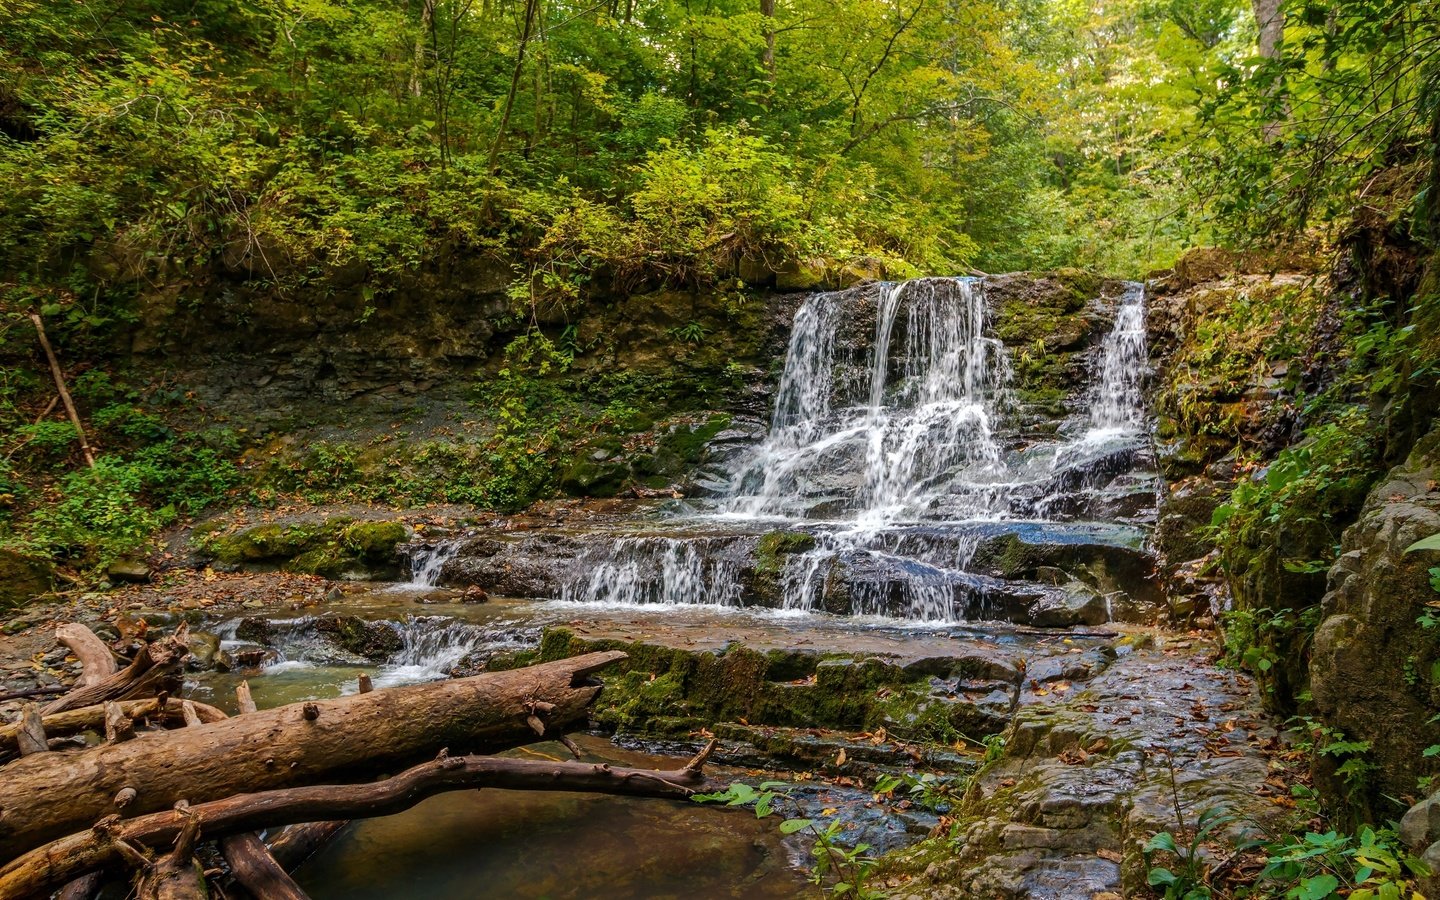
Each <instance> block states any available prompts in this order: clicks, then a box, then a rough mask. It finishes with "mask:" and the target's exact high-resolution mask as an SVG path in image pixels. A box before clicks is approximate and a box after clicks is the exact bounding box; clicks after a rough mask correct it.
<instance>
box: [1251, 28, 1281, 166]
mask: <svg viewBox="0 0 1440 900" xmlns="http://www.w3.org/2000/svg"><path fill="white" fill-rule="evenodd" d="M1281 2H1282V0H1250V4H1251V8H1252V9H1253V10H1254V11H1255V27H1256V29H1258V31H1259V38H1258V40H1257V44H1258V48H1259V50H1260V55H1261V56H1263V57H1264V58H1265V59H1269V60H1275V59H1279V58H1280V42H1281V41H1282V40H1283V39H1284V37H1285V10H1284V9H1283V8H1281ZM1279 77H1280V76H1279V74H1278V73H1277V74H1276V78H1277V81H1276V82H1275V83H1274V84H1272V85H1270V87H1269V89H1268V90H1267V91H1266V93H1267V94H1268V95H1269V96H1271V97H1276V98H1279V99H1280V103H1281V107H1282V108H1281V110H1280V112H1279V114H1278V115H1276V116H1275V117H1274V118H1272V119H1271V120H1270V121H1268V122H1266V123H1265V126H1264V129H1263V131H1264V134H1265V139H1266V140H1267V141H1276V140H1279V138H1280V126H1281V124H1282V123H1283V122H1284V120H1285V118H1287V117H1288V115H1289V114H1288V112H1286V111H1285V110H1284V98H1283V92H1284V87H1283V86H1282V85H1281V83H1280V82H1279V81H1278V79H1279Z"/></svg>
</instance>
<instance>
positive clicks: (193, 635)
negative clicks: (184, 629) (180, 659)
mask: <svg viewBox="0 0 1440 900" xmlns="http://www.w3.org/2000/svg"><path fill="white" fill-rule="evenodd" d="M188 646H189V648H190V656H189V658H188V659H186V661H185V666H186V668H189V669H192V670H194V671H205V670H207V669H213V668H215V658H216V656H217V655H218V654H219V653H220V638H219V637H218V636H216V635H213V634H211V633H209V632H208V631H192V632H190V637H189V640H188Z"/></svg>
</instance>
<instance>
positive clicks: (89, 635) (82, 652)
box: [55, 622, 118, 687]
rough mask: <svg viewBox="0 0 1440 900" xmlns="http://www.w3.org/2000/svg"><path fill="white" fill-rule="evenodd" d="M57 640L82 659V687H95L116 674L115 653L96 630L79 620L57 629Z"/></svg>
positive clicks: (80, 683) (80, 682) (77, 657)
mask: <svg viewBox="0 0 1440 900" xmlns="http://www.w3.org/2000/svg"><path fill="white" fill-rule="evenodd" d="M55 640H57V641H59V642H60V643H62V644H64V645H65V646H66V647H67V648H68V649H69V650H70V652H71V653H73V654H75V658H76V659H78V660H80V666H81V671H82V674H81V676H80V681H79V682H78V683H79V685H80V687H93V686H95V685H97V684H99V683H100V682H102V681H104V680H105V679H107V678H109V677H110V676H111V675H114V674H115V670H116V668H118V667H117V666H116V665H115V654H113V653H111V652H110V648H109V647H107V646H105V642H104V641H102V640H100V638H98V637H96V636H95V632H93V631H91V630H90V629H89V628H86V627H85V626H84V625H81V624H80V623H79V622H67V623H65V624H64V625H61V626H60V627H59V628H56V629H55Z"/></svg>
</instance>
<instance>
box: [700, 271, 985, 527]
mask: <svg viewBox="0 0 1440 900" xmlns="http://www.w3.org/2000/svg"><path fill="white" fill-rule="evenodd" d="M875 305H876V311H875V320H874V342H873V345H872V348H871V350H870V352H869V354H868V359H867V360H866V365H865V367H864V369H863V370H861V372H863V383H864V385H865V387H867V388H868V390H866V391H865V392H864V393H863V394H860V392H859V390H858V388H859V386H860V385H859V384H857V383H856V382H860V381H861V373H860V372H857V373H853V374H852V373H850V372H849V371H848V370H851V369H854V368H856V367H858V361H855V360H851V359H850V358H849V357H848V355H847V352H846V351H843V350H837V336H838V334H839V332H840V331H841V330H842V329H843V328H846V327H850V325H851V323H850V322H849V317H850V316H853V315H854V314H855V313H856V312H857V308H856V303H855V298H854V295H853V294H850V293H847V292H835V293H828V294H817V295H816V296H815V297H813V298H811V299H810V300H809V301H807V302H806V304H805V305H804V306H803V307H801V309H800V311H799V313H797V314H796V317H795V325H794V330H793V331H792V332H791V337H790V347H789V351H788V353H787V355H786V361H785V370H784V373H783V374H782V375H781V378H780V386H779V390H778V392H777V395H776V403H775V418H774V422H773V424H772V426H771V429H770V433H769V435H768V436H767V437H766V439H765V441H764V442H763V443H762V444H761V445H760V446H759V447H758V448H757V449H756V451H755V453H754V454H753V455H752V457H751V458H750V460H748V462H747V463H746V464H745V465H744V466H743V467H742V468H741V470H740V471H739V472H738V473H737V474H736V476H735V478H734V480H733V482H732V487H731V497H730V498H729V500H728V502H727V504H726V506H727V511H728V512H729V513H731V514H732V515H736V516H739V517H746V518H764V517H778V518H806V517H812V516H808V515H807V512H808V511H807V508H806V507H807V503H808V502H809V500H811V499H812V498H814V497H816V496H824V497H826V498H827V499H828V500H830V501H831V502H830V503H829V504H828V506H827V508H830V509H832V510H840V511H843V513H844V517H846V518H854V519H856V520H860V521H868V522H871V523H873V524H874V525H877V526H878V525H882V524H884V523H887V522H892V521H904V520H913V519H916V518H919V517H922V516H923V515H924V514H925V513H926V511H927V509H928V507H929V506H930V504H931V503H932V502H933V501H934V499H935V497H936V496H937V495H939V494H941V493H943V492H945V491H946V490H947V489H950V488H952V487H953V486H954V483H955V482H956V481H957V479H959V478H960V477H961V476H965V477H969V478H972V479H979V480H981V481H985V480H988V477H987V476H989V475H991V474H994V473H996V472H997V471H998V467H999V461H1000V448H999V446H998V444H997V443H996V439H995V430H996V422H997V419H998V418H999V413H1000V410H1001V408H1002V407H1003V405H1004V402H1003V401H1004V399H1005V394H1006V388H1007V387H1008V385H1009V382H1010V364H1009V356H1008V354H1007V353H1006V351H1005V348H1004V346H1003V345H1002V344H1001V343H1000V342H999V341H998V340H996V339H995V338H993V337H990V336H988V335H987V325H988V310H987V307H986V304H985V297H984V291H983V290H982V288H981V286H980V284H979V282H977V281H976V280H974V279H969V278H925V279H920V280H917V281H907V282H903V283H901V284H896V285H889V286H886V287H885V288H884V290H883V292H882V293H881V295H880V298H879V301H878V303H876V304H875ZM902 317H903V322H902ZM897 324H901V325H902V326H903V327H902V335H903V336H902V337H901V339H900V340H899V341H898V342H897V341H896V339H895V333H896V326H897ZM897 344H898V346H897ZM981 505H982V506H984V505H988V500H981ZM977 511H983V510H977ZM813 517H817V518H827V517H828V516H813Z"/></svg>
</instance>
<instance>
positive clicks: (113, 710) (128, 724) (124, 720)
mask: <svg viewBox="0 0 1440 900" xmlns="http://www.w3.org/2000/svg"><path fill="white" fill-rule="evenodd" d="M105 740H107V741H109V742H110V743H112V744H118V743H120V742H122V741H133V740H135V723H134V722H133V721H131V720H130V717H129V716H127V715H125V710H123V709H121V708H120V704H118V703H116V702H115V701H114V700H111V701H109V702H108V703H106V704H105Z"/></svg>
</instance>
